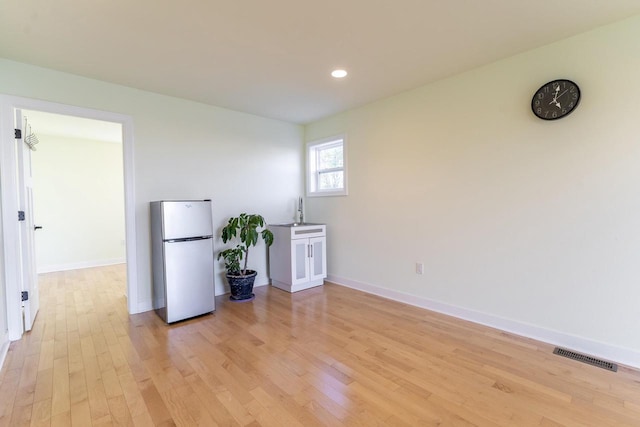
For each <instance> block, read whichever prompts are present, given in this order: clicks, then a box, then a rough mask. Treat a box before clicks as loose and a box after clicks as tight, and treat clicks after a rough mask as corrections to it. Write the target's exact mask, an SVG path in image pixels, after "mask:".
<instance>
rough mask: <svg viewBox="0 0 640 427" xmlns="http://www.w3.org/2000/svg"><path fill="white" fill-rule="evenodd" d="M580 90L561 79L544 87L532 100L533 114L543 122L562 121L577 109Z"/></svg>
mask: <svg viewBox="0 0 640 427" xmlns="http://www.w3.org/2000/svg"><path fill="white" fill-rule="evenodd" d="M579 102H580V88H579V87H578V85H577V84H575V83H574V82H572V81H571V80H565V79H559V80H554V81H551V82H549V83H547V84H544V85H542V87H541V88H540V89H538V90H537V91H536V93H535V94H534V95H533V99H532V100H531V110H533V114H535V115H536V116H537V117H539V118H541V119H542V120H557V119H561V118H563V117H565V116H567V115H569V114H571V112H572V111H573V110H575V109H576V107H577V106H578V103H579Z"/></svg>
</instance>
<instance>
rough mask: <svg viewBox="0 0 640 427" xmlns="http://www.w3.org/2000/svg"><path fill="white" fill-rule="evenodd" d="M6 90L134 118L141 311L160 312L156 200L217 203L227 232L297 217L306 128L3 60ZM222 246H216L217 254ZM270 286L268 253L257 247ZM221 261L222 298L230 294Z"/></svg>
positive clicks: (257, 263) (260, 280) (1, 81)
mask: <svg viewBox="0 0 640 427" xmlns="http://www.w3.org/2000/svg"><path fill="white" fill-rule="evenodd" d="M0 93H4V94H8V95H17V96H22V97H29V98H37V99H42V100H46V101H53V102H57V103H62V104H68V105H75V106H80V107H85V108H93V109H98V110H105V111H110V112H115V113H120V114H125V115H130V116H131V117H132V118H133V126H134V140H135V142H134V145H135V152H134V157H135V158H134V161H135V194H136V206H135V210H136V225H137V236H136V239H137V254H136V259H137V264H138V277H137V282H138V295H137V297H138V301H139V304H138V310H148V309H150V308H151V279H150V277H151V276H150V239H149V206H148V205H149V202H150V201H152V200H160V199H185V198H210V199H212V201H213V206H214V225H215V227H216V228H217V229H218V230H219V229H220V228H221V227H222V226H223V225H224V223H225V222H226V219H227V218H228V216H230V215H235V214H238V213H240V212H242V211H250V212H255V213H261V214H262V215H264V216H265V218H266V219H267V221H269V222H281V221H286V220H290V219H292V218H293V216H294V201H295V198H296V197H297V196H299V195H300V194H301V192H302V182H301V178H300V177H301V167H302V145H301V143H302V138H303V131H302V127H301V126H298V125H293V124H289V123H285V122H281V121H276V120H271V119H265V118H261V117H257V116H253V115H250V114H244V113H239V112H235V111H230V110H226V109H223V108H218V107H212V106H208V105H204V104H199V103H196V102H191V101H186V100H182V99H177V98H172V97H168V96H163V95H158V94H153V93H149V92H144V91H140V90H135V89H131V88H128V87H124V86H118V85H114V84H109V83H105V82H100V81H96V80H91V79H87V78H83V77H78V76H74V75H70V74H66V73H60V72H57V71H53V70H48V69H44V68H39V67H33V66H29V65H25V64H21V63H17V62H12V61H7V60H2V59H0ZM221 246H222V242H221V241H220V240H218V241H217V242H216V250H218V249H220V247H221ZM251 257H252V260H251V261H252V262H251V264H252V268H254V269H256V270H258V271H259V276H258V277H257V281H256V284H257V285H260V284H266V283H267V282H268V278H267V265H266V250H265V248H264V246H259V247H257V248H256V249H254V250H253V253H252V254H251ZM222 267H223V266H222V264H216V292H217V293H222V292H224V287H225V286H226V283H225V282H224V278H223V277H222Z"/></svg>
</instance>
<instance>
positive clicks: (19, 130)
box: [14, 129, 22, 139]
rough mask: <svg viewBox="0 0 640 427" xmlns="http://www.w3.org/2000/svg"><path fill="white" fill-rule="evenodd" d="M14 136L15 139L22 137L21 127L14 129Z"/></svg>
mask: <svg viewBox="0 0 640 427" xmlns="http://www.w3.org/2000/svg"><path fill="white" fill-rule="evenodd" d="M14 131H15V132H14V135H15V136H14V138H15V139H21V138H22V129H14Z"/></svg>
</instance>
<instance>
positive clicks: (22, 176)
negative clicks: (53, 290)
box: [15, 109, 40, 331]
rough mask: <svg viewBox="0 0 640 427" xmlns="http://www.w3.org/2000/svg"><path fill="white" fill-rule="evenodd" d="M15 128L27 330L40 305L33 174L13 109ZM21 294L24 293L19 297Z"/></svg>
mask: <svg viewBox="0 0 640 427" xmlns="http://www.w3.org/2000/svg"><path fill="white" fill-rule="evenodd" d="M15 111H16V113H15V118H16V121H15V124H16V129H21V130H22V138H21V139H16V149H17V159H18V210H19V211H20V212H24V220H20V221H19V224H20V257H21V266H22V271H21V279H22V292H23V293H24V292H26V294H23V295H27V299H26V300H25V301H23V303H22V304H23V309H24V311H23V313H24V329H25V331H30V330H31V328H32V327H33V322H34V320H35V318H36V314H38V309H39V308H40V299H39V297H38V274H37V272H36V254H35V224H34V216H33V174H32V171H31V149H30V148H29V146H28V145H27V144H26V143H25V138H26V137H27V131H28V129H23V127H24V126H23V123H24V122H23V118H22V112H21V111H20V110H18V109H16V110H15ZM23 298H24V297H23Z"/></svg>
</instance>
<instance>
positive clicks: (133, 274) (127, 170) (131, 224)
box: [0, 95, 146, 340]
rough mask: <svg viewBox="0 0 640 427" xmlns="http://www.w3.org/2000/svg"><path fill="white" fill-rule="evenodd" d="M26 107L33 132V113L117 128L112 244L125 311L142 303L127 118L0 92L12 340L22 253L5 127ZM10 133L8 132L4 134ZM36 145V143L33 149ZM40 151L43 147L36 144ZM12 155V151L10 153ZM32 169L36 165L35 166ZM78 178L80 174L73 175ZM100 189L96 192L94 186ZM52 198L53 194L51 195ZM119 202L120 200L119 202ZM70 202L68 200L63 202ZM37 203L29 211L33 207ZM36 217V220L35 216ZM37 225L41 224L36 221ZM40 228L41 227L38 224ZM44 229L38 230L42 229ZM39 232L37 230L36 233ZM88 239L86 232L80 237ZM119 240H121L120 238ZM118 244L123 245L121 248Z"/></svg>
mask: <svg viewBox="0 0 640 427" xmlns="http://www.w3.org/2000/svg"><path fill="white" fill-rule="evenodd" d="M25 110H26V111H27V113H28V115H31V117H30V118H29V123H30V124H31V125H32V127H33V129H34V131H35V132H38V130H37V129H36V126H39V125H37V124H36V121H37V117H34V115H35V116H37V115H38V114H39V113H50V114H54V115H59V116H63V117H64V116H67V117H66V118H67V119H73V118H75V119H91V120H94V121H101V122H107V123H106V124H107V125H109V126H113V125H115V126H117V127H118V128H119V134H120V141H121V151H120V159H121V169H120V171H121V172H120V178H121V179H120V185H121V187H120V188H121V189H123V190H124V191H123V193H122V192H121V193H120V201H119V205H120V209H121V213H120V217H121V218H122V216H124V229H125V231H124V238H123V237H122V235H123V234H122V229H121V228H120V234H119V238H118V239H117V244H118V245H119V246H120V247H121V250H123V251H124V254H125V255H124V258H125V260H126V277H127V286H126V296H127V311H128V312H129V313H131V314H133V313H138V312H141V311H145V308H146V307H142V308H141V307H139V306H138V295H137V294H138V290H137V265H136V239H135V236H136V228H135V194H134V179H133V176H134V175H133V169H134V168H133V165H134V163H133V122H132V119H131V117H130V116H126V115H122V114H118V113H111V112H105V111H99V110H92V109H88V108H82V107H74V106H69V105H64V104H56V103H52V102H46V101H39V100H34V99H29V98H22V97H14V96H8V95H0V128H1V129H0V130H2V135H0V144H2V146H1V147H0V166H1V167H2V169H1V170H2V171H3V172H2V180H1V182H0V187H1V190H2V191H1V192H0V194H1V197H2V213H3V215H2V244H3V249H4V250H3V261H4V262H3V266H4V272H3V273H4V277H3V279H4V282H5V283H4V284H5V291H6V292H5V293H4V299H5V300H6V308H7V311H6V320H7V331H8V338H9V339H10V340H17V339H19V338H20V337H21V336H22V333H23V332H24V325H23V321H22V304H21V301H20V298H21V287H22V283H23V281H22V280H21V278H22V274H23V265H24V264H23V261H24V259H23V258H24V257H22V258H21V257H20V256H19V255H18V253H19V252H20V247H19V243H17V242H19V240H20V227H19V226H18V224H16V222H15V220H14V218H15V212H16V211H18V210H19V209H18V205H19V194H18V188H19V185H18V184H19V183H18V182H17V179H16V176H17V175H18V172H19V170H18V165H17V161H18V159H17V156H16V155H15V153H16V147H17V146H16V140H15V139H14V138H13V129H9V128H10V127H13V126H14V120H15V117H16V114H17V113H18V112H19V113H22V111H25ZM9 131H11V132H9ZM47 133H52V132H51V131H47V132H44V131H43V132H39V134H40V135H41V136H39V138H38V141H39V146H40V147H43V143H44V142H43V139H42V138H43V136H44V135H45V134H47ZM38 148H39V147H38V146H36V149H38ZM42 150H44V148H42ZM12 153H13V154H12ZM36 167H37V165H36ZM79 179H81V178H79ZM98 191H100V190H98ZM54 198H55V196H54ZM123 200H124V203H123ZM67 203H74V202H67ZM82 203H83V201H82V200H80V198H79V200H77V202H75V204H76V205H77V204H82ZM123 205H124V208H123V210H124V214H122V206H123ZM37 209H38V208H37V207H36V208H35V209H34V211H37ZM79 214H80V213H79V211H78V210H74V211H72V213H71V214H70V216H72V220H73V218H75V219H77V220H79V219H80V216H79ZM39 219H40V218H38V220H39ZM37 225H41V224H37ZM43 227H44V225H43ZM42 231H44V229H43V230H42ZM39 232H40V231H39ZM85 237H86V238H87V239H85V240H90V236H85ZM123 240H124V244H123V242H122V241H123ZM122 246H124V248H122ZM121 258H122V257H120V256H117V255H116V256H114V257H112V258H104V257H103V258H102V261H103V263H104V262H111V263H113V262H116V261H121ZM96 260H97V259H92V260H86V259H85V260H84V261H83V260H79V261H77V262H73V261H71V262H67V263H65V262H63V263H59V264H57V265H56V264H50V266H49V268H51V266H52V265H53V267H54V268H58V269H61V268H62V269H64V268H73V267H76V268H78V267H83V266H90V264H91V263H94V265H95V262H96ZM40 268H41V271H44V270H45V269H46V267H45V266H43V265H40Z"/></svg>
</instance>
